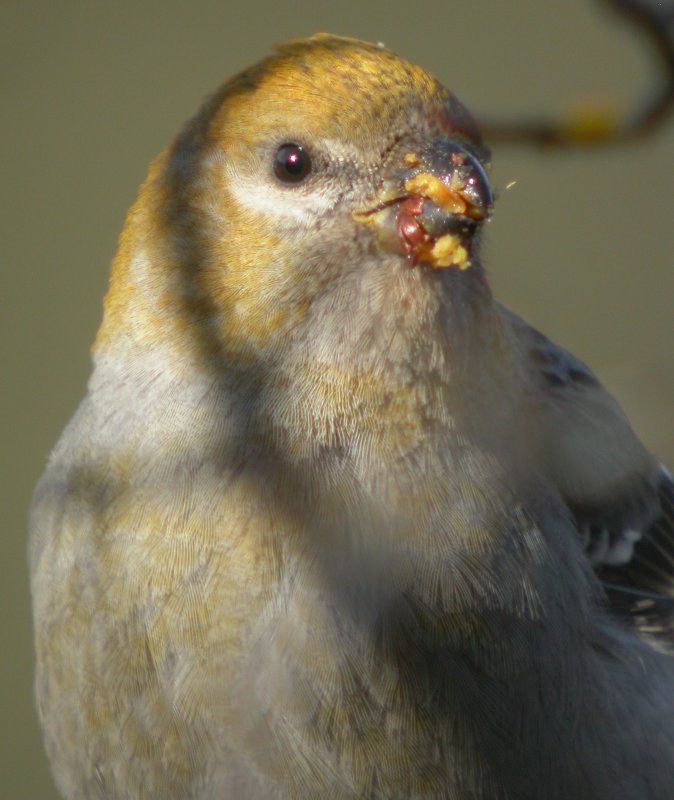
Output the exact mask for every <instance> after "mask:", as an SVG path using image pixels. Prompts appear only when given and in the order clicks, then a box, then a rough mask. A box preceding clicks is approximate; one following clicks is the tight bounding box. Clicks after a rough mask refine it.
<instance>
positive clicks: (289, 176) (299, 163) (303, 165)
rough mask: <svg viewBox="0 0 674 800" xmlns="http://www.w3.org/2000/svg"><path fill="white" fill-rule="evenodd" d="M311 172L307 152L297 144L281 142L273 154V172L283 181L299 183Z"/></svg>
mask: <svg viewBox="0 0 674 800" xmlns="http://www.w3.org/2000/svg"><path fill="white" fill-rule="evenodd" d="M310 172H311V159H310V158H309V153H307V151H306V150H305V149H304V148H303V147H302V146H301V145H299V144H282V145H281V146H280V147H279V149H278V150H277V151H276V155H275V156H274V174H275V175H276V177H277V178H278V179H279V180H280V181H282V182H283V183H300V182H301V181H303V180H304V179H305V178H306V177H307V175H308V174H309V173H310Z"/></svg>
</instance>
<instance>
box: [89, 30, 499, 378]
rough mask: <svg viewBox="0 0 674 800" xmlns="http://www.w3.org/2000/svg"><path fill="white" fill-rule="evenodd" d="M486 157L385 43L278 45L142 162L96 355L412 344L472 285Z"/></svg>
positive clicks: (485, 213)
mask: <svg viewBox="0 0 674 800" xmlns="http://www.w3.org/2000/svg"><path fill="white" fill-rule="evenodd" d="M486 158H487V153H486V150H485V149H484V148H483V146H482V145H481V142H480V139H479V136H478V134H477V131H476V128H475V125H474V123H473V121H472V119H471V117H470V116H469V114H468V113H467V112H466V110H465V109H464V107H463V106H462V105H461V104H460V103H459V102H458V100H457V99H456V98H455V97H454V95H453V94H451V93H450V92H449V91H448V90H447V89H445V88H444V87H443V86H442V85H440V84H439V83H438V82H437V80H436V79H435V78H433V77H432V76H431V75H429V74H428V73H427V72H425V71H424V70H423V69H421V68H419V67H417V66H413V65H412V64H410V63H408V62H406V61H404V60H403V59H402V58H400V57H398V56H397V55H395V54H394V53H392V52H390V51H389V50H386V49H385V48H384V47H383V46H380V45H373V44H367V43H364V42H360V41H357V40H353V39H346V38H340V37H334V36H328V35H317V36H314V37H311V38H309V39H307V40H302V41H295V42H291V43H289V44H286V45H283V46H281V47H279V48H278V49H277V51H276V52H275V53H274V54H273V55H271V56H269V57H268V58H266V59H265V60H263V61H261V62H260V63H258V64H256V65H255V66H253V67H251V68H249V69H247V70H245V71H244V72H242V73H240V74H239V75H236V76H235V77H233V78H232V79H231V80H229V81H228V82H227V83H225V84H224V86H222V87H221V88H220V90H219V91H217V92H216V94H214V95H213V96H212V97H211V98H210V99H209V100H207V101H206V103H205V104H204V106H203V107H202V108H201V110H200V111H199V113H198V114H197V115H196V116H195V117H194V118H193V119H192V120H191V121H190V122H189V123H188V124H187V126H186V127H185V129H184V130H183V131H182V133H181V134H180V135H179V136H178V137H177V138H176V139H175V141H174V142H173V143H172V144H171V145H170V146H169V147H168V148H167V149H166V150H165V152H164V153H163V154H162V155H161V156H160V157H159V158H158V159H157V160H156V161H155V163H154V164H153V166H152V167H151V170H150V174H149V176H148V178H147V180H146V181H145V183H144V185H143V187H142V189H141V192H140V196H139V199H138V200H137V202H136V204H135V206H134V207H133V208H132V209H131V212H130V214H129V216H128V219H127V223H126V226H125V230H124V233H123V235H122V238H121V243H120V248H119V252H118V255H117V258H116V260H115V263H114V265H113V275H112V280H111V286H110V290H109V293H108V296H107V298H106V304H105V318H104V322H103V326H102V328H101V331H100V333H99V336H98V339H97V342H96V349H97V350H100V349H105V348H106V347H107V346H108V345H110V344H114V342H115V340H118V339H119V336H120V332H123V333H122V336H123V338H124V340H125V341H126V343H127V344H128V343H131V342H133V343H134V344H135V345H140V346H141V348H147V347H148V346H150V347H152V346H155V345H158V343H160V342H163V343H166V342H170V343H171V347H172V348H173V349H174V350H178V351H179V350H180V349H181V348H185V347H190V346H191V345H190V343H189V340H190V338H191V337H193V336H194V333H195V331H199V335H200V339H201V344H202V345H203V346H204V347H205V348H206V350H207V351H208V353H209V356H208V357H209V358H210V357H211V356H212V354H213V352H214V350H217V351H218V353H219V355H220V357H224V358H225V359H226V360H228V361H229V362H230V363H243V364H245V363H246V362H247V361H250V360H251V359H256V360H259V359H261V358H263V359H269V358H274V357H275V356H277V355H278V353H279V352H283V353H284V354H286V355H287V352H288V351H289V350H290V349H292V346H293V343H300V342H302V343H303V347H304V350H305V351H306V349H307V347H310V348H313V349H314V351H315V353H317V354H318V356H317V357H319V358H320V353H323V355H325V356H327V355H328V354H329V355H330V356H331V357H332V356H339V355H340V354H341V355H342V356H343V358H344V359H347V360H348V359H350V360H351V361H353V359H354V358H356V359H359V358H362V359H365V360H367V359H368V358H370V360H371V357H374V356H372V354H373V353H375V352H376V351H377V350H378V349H379V351H380V350H381V342H382V341H383V340H384V339H390V336H391V330H392V329H393V328H394V327H395V328H397V329H398V330H399V331H401V330H403V329H405V330H406V331H407V333H408V338H410V339H413V338H414V337H415V336H417V335H418V334H419V333H420V328H421V327H423V326H427V325H428V324H431V321H432V320H433V319H435V318H437V316H438V312H439V310H441V309H442V308H443V305H446V297H447V295H451V296H453V297H455V298H456V297H457V296H458V298H459V301H460V302H459V303H456V305H457V307H458V306H461V305H462V304H464V298H463V296H462V293H464V292H466V291H468V292H470V291H473V290H474V288H475V287H476V286H482V285H483V283H484V281H483V280H481V268H480V265H479V261H478V258H477V243H478V239H479V236H478V233H479V229H480V227H481V225H482V223H483V222H484V221H485V220H486V219H487V218H488V217H489V214H490V211H491V208H492V195H491V191H490V188H489V183H488V179H487V177H486ZM449 273H456V274H458V273H462V274H463V277H462V278H461V279H456V278H454V277H450V275H449ZM450 283H451V284H452V288H451V291H449V290H448V285H449V284H450ZM462 286H463V287H464V288H463V289H462V288H461V287H462ZM471 287H472V288H471ZM443 296H444V297H445V299H444V300H443ZM298 346H299V345H298ZM368 354H370V355H368Z"/></svg>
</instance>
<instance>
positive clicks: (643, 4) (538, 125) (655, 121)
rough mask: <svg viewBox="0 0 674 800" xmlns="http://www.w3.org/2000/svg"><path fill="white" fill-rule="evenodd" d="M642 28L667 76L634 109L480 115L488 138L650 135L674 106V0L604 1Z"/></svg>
mask: <svg viewBox="0 0 674 800" xmlns="http://www.w3.org/2000/svg"><path fill="white" fill-rule="evenodd" d="M600 2H603V3H604V4H606V5H608V6H609V7H610V8H612V9H613V10H614V11H616V12H617V13H619V14H622V15H623V16H624V17H625V18H626V19H627V20H628V21H629V22H630V23H631V24H633V25H634V27H635V28H638V29H640V30H642V31H643V32H644V33H645V34H646V36H647V38H648V39H649V41H650V44H651V47H652V48H653V51H654V52H655V53H656V54H657V56H658V59H659V62H660V66H661V71H662V77H661V80H660V86H659V88H658V91H657V92H656V93H655V94H654V96H652V97H649V98H647V99H646V100H644V101H643V102H642V103H641V104H639V106H638V107H637V110H636V111H635V112H632V113H629V112H626V113H624V114H623V115H622V119H621V118H620V116H618V117H617V118H614V116H613V115H612V114H607V113H606V112H605V111H603V110H602V109H601V108H599V107H596V106H595V107H592V106H586V107H585V108H584V109H583V110H581V111H579V112H578V113H576V114H575V115H573V116H571V117H569V116H567V117H560V118H558V119H548V120H517V119H515V120H512V121H492V122H490V121H489V120H481V121H480V128H481V130H482V134H483V136H484V138H485V139H486V141H487V142H493V143H501V142H502V143H506V144H515V145H535V146H536V145H538V146H550V147H560V148H562V147H566V148H570V147H591V146H604V145H610V144H621V143H624V142H628V141H632V140H634V139H637V138H639V137H642V136H645V135H647V134H649V133H651V132H652V131H653V130H655V129H656V128H657V127H659V126H660V125H662V124H663V123H664V122H665V120H666V119H667V118H668V116H669V115H670V114H671V113H672V110H673V109H674V3H673V2H671V0H669V2H665V1H664V0H663V1H662V2H658V0H600Z"/></svg>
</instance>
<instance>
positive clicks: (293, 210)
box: [224, 164, 335, 225]
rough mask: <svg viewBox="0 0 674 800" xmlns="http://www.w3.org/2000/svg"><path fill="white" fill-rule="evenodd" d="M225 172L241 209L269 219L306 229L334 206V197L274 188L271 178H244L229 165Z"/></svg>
mask: <svg viewBox="0 0 674 800" xmlns="http://www.w3.org/2000/svg"><path fill="white" fill-rule="evenodd" d="M224 169H225V173H226V175H227V185H228V187H229V188H230V190H231V192H232V195H233V197H234V199H235V200H236V201H237V202H238V203H240V204H241V205H242V206H244V207H246V208H250V209H253V210H254V211H257V212H259V213H260V214H264V215H265V216H267V217H269V218H277V219H284V220H287V221H292V222H293V223H295V224H299V225H308V224H310V223H312V222H313V221H314V220H315V218H316V217H317V216H318V215H320V214H322V213H324V212H326V211H328V210H329V209H330V208H331V207H332V206H333V205H334V202H335V199H334V197H331V196H330V194H329V193H328V192H325V191H321V190H320V189H316V190H315V191H312V192H309V193H305V192H304V191H303V190H302V189H300V188H299V187H298V189H297V190H296V191H293V189H292V188H290V187H288V188H286V187H283V186H276V185H275V184H274V179H273V177H272V176H271V175H269V177H264V178H260V177H258V176H250V175H243V174H242V173H241V172H240V171H239V170H236V169H234V168H233V167H232V166H231V165H229V164H226V165H225V166H224ZM270 172H271V169H270Z"/></svg>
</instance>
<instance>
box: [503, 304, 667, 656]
mask: <svg viewBox="0 0 674 800" xmlns="http://www.w3.org/2000/svg"><path fill="white" fill-rule="evenodd" d="M500 311H501V316H502V319H503V322H504V325H505V329H506V331H507V334H508V335H509V338H510V340H511V345H512V348H513V351H514V353H515V355H516V360H515V363H516V365H517V369H518V370H519V371H521V376H520V377H521V382H522V385H523V387H524V391H523V395H522V399H521V411H522V413H521V414H520V420H519V425H520V426H521V433H522V436H524V437H526V442H527V445H528V449H529V450H530V451H531V452H532V453H533V455H534V457H535V459H536V462H535V463H537V464H538V466H539V469H540V470H541V472H542V473H543V474H545V475H546V476H547V477H548V478H549V479H550V480H551V481H552V483H553V484H554V485H555V486H556V487H557V489H558V490H559V492H560V494H561V495H562V497H563V498H564V500H565V501H566V503H567V505H568V507H569V509H570V510H571V511H572V513H573V515H574V517H575V519H576V524H577V528H578V531H579V533H580V536H581V539H582V542H583V546H584V548H585V552H586V553H587V556H588V559H589V560H590V562H591V564H592V566H593V567H594V569H595V571H596V573H597V574H598V576H599V578H600V580H601V581H602V583H603V585H604V588H605V591H606V597H607V601H608V603H609V607H610V609H611V611H612V612H613V613H615V614H616V615H617V616H619V617H620V618H621V619H623V621H625V622H627V623H628V624H629V625H631V626H632V627H633V628H634V629H635V630H636V632H637V633H638V634H639V635H640V636H641V637H642V638H644V639H646V640H648V641H650V642H651V643H652V644H654V645H655V646H657V647H658V648H660V649H667V650H671V651H672V652H674V480H673V479H672V476H671V474H670V473H669V472H668V471H667V470H666V469H665V468H664V467H663V466H662V465H661V464H659V463H658V461H657V459H655V457H654V456H653V455H652V454H651V453H649V452H648V450H646V448H645V447H644V446H643V445H642V444H641V442H640V441H639V439H638V438H637V436H636V434H635V433H634V431H633V430H632V428H631V427H630V424H629V422H628V421H627V418H626V417H625V414H624V413H623V411H622V409H621V408H620V406H619V405H618V403H617V402H616V401H615V399H614V398H613V397H611V395H610V394H609V393H608V392H607V391H606V390H605V389H604V388H603V387H602V386H601V384H600V383H599V381H598V380H597V378H596V377H595V376H594V374H593V373H592V371H591V370H590V369H589V368H588V367H587V366H586V365H585V364H583V363H582V361H580V360H579V359H577V358H576V357H575V356H573V355H572V354H571V353H569V352H567V351H566V350H564V349H563V348H562V347H559V346H558V345H556V344H554V343H553V342H551V341H550V340H549V339H547V338H546V337H545V336H543V335H542V334H541V333H539V332H538V331H537V330H535V329H534V328H532V327H531V326H530V325H528V324H527V323H525V322H524V321H523V320H521V319H520V318H519V317H517V316H516V315H515V314H513V313H512V312H510V311H508V310H507V309H505V308H502V307H501V308H500Z"/></svg>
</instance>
